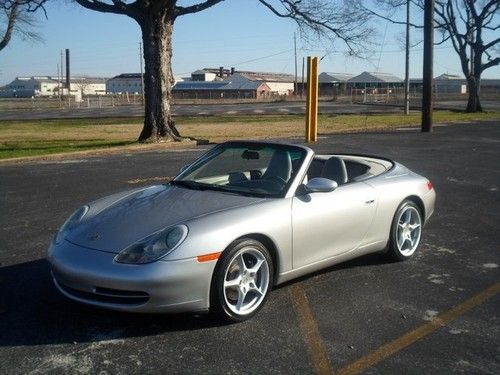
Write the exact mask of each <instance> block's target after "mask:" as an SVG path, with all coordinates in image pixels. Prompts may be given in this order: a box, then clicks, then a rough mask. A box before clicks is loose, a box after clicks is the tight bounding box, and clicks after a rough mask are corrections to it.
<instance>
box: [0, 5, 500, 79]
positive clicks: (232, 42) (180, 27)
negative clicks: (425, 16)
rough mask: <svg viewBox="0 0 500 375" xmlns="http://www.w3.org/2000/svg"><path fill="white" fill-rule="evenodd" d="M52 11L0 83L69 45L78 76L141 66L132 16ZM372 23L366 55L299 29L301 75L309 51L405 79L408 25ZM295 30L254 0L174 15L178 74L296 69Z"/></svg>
mask: <svg viewBox="0 0 500 375" xmlns="http://www.w3.org/2000/svg"><path fill="white" fill-rule="evenodd" d="M189 3H192V1H189V0H180V1H179V4H180V5H185V4H189ZM415 13H416V11H415ZM47 15H48V19H45V17H44V16H43V15H42V14H38V18H39V19H40V27H39V32H40V34H41V36H42V37H43V42H41V43H40V42H32V41H25V40H22V39H21V38H19V37H14V38H13V40H12V41H11V43H10V45H9V46H8V47H7V48H6V49H4V50H3V51H1V52H0V85H4V84H7V83H9V82H11V81H12V80H13V79H14V78H15V77H16V76H32V75H52V76H57V64H58V63H59V62H60V54H61V51H62V50H64V49H65V48H69V49H70V50H71V64H72V74H75V75H87V76H95V77H113V76H115V75H118V74H120V73H135V72H139V69H140V68H139V66H140V65H139V64H140V62H139V42H140V30H139V27H138V26H137V25H136V23H135V21H133V20H132V19H130V18H128V17H126V16H121V15H113V14H104V13H99V12H94V11H90V10H87V9H85V8H82V7H81V6H79V5H78V4H76V3H74V2H72V1H70V0H66V1H64V0H51V1H49V5H48V6H47ZM417 16H421V15H418V14H416V15H415V17H417ZM401 18H402V17H401ZM375 27H376V30H377V32H376V34H374V37H373V43H371V48H369V49H370V54H371V57H370V58H369V59H356V58H352V57H347V56H346V55H345V46H344V45H343V44H342V43H340V42H334V43H333V45H332V44H331V43H330V44H327V43H326V42H324V41H323V42H318V43H314V44H310V43H307V42H305V41H303V40H302V39H301V38H300V36H299V35H298V36H297V55H298V72H299V79H300V76H301V70H302V58H303V57H304V56H308V55H313V56H319V57H323V56H324V58H323V60H322V61H321V63H320V69H319V70H320V72H325V71H326V72H338V73H352V74H359V73H361V72H363V71H372V72H373V71H380V72H387V73H393V74H395V75H396V76H399V77H401V78H403V77H404V50H403V47H402V44H401V41H400V40H401V36H402V35H403V33H404V26H400V25H393V24H391V23H389V22H387V21H379V22H378V23H377V24H376V25H375ZM294 32H297V28H296V25H295V24H294V23H293V21H291V20H284V19H281V18H278V17H276V16H275V15H273V14H272V13H271V12H270V11H269V10H268V9H266V8H265V7H264V6H262V5H261V4H259V3H258V2H257V1H255V0H226V1H225V2H222V3H221V4H219V5H216V6H214V7H212V8H210V9H208V10H206V11H203V12H201V13H197V14H193V15H187V16H183V17H180V18H179V19H177V21H176V23H175V26H174V35H173V46H174V49H173V51H174V52H173V70H174V74H175V75H176V76H182V77H185V76H189V75H190V73H191V72H192V71H194V70H197V69H200V68H205V67H215V68H217V67H219V66H224V67H227V68H229V67H232V66H234V67H235V68H236V69H237V70H253V71H265V72H282V73H293V72H294V50H293V38H294ZM413 36H414V39H415V40H417V39H418V38H419V35H417V32H416V31H413ZM436 38H437V36H436ZM325 46H326V47H325ZM434 54H435V55H434V56H435V63H434V76H438V75H440V74H443V73H448V74H459V75H462V73H461V68H460V62H459V59H458V56H457V55H456V52H455V51H454V50H453V48H452V46H451V45H449V44H445V45H441V46H437V47H436V49H435V51H434ZM422 57H423V55H422V44H419V45H417V46H415V47H413V48H412V51H411V62H410V77H412V78H418V77H421V75H422ZM483 77H484V78H500V67H498V66H497V67H494V68H491V69H489V70H486V71H485V72H484V74H483Z"/></svg>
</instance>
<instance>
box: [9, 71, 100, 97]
mask: <svg viewBox="0 0 500 375" xmlns="http://www.w3.org/2000/svg"><path fill="white" fill-rule="evenodd" d="M70 83H71V95H73V96H79V97H81V96H82V95H84V96H85V95H103V94H105V93H106V79H104V78H91V77H72V78H71V80H70ZM65 85H66V82H65V81H59V80H58V79H57V78H54V77H50V76H32V77H16V79H14V80H13V81H12V82H11V83H9V84H8V85H6V86H4V87H2V88H1V89H0V97H4V98H31V97H50V96H57V95H59V91H60V90H61V92H62V94H63V95H67V93H68V90H67V89H66V88H65Z"/></svg>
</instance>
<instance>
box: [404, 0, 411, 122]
mask: <svg viewBox="0 0 500 375" xmlns="http://www.w3.org/2000/svg"><path fill="white" fill-rule="evenodd" d="M405 58H406V61H405V115H409V114H410V0H406V54H405Z"/></svg>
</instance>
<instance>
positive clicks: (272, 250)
mask: <svg viewBox="0 0 500 375" xmlns="http://www.w3.org/2000/svg"><path fill="white" fill-rule="evenodd" d="M244 238H247V239H252V240H255V241H259V242H260V243H262V244H263V245H264V246H265V247H266V249H267V250H268V251H269V254H270V255H271V259H272V261H273V270H272V272H273V284H274V285H276V280H277V277H278V274H279V261H280V258H279V255H278V248H277V246H276V244H275V243H274V241H273V240H272V239H271V238H270V237H269V236H266V235H265V234H262V233H247V234H244V235H241V236H239V237H238V238H235V239H234V240H233V241H232V242H231V243H230V244H229V245H227V247H226V248H225V249H224V250H223V251H222V252H224V251H226V250H227V249H229V248H231V246H233V245H234V243H235V242H236V241H239V240H242V239H244Z"/></svg>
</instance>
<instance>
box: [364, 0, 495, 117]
mask: <svg viewBox="0 0 500 375" xmlns="http://www.w3.org/2000/svg"><path fill="white" fill-rule="evenodd" d="M409 1H411V2H412V3H413V4H414V5H416V6H417V7H418V8H420V9H423V8H424V1H425V0H409ZM376 3H377V4H378V5H385V6H386V8H385V9H386V10H387V9H388V8H387V6H388V7H389V9H390V8H391V7H392V9H394V8H395V7H398V6H401V5H403V4H406V0H378V1H376ZM367 10H368V11H369V12H370V13H372V14H374V15H377V16H379V17H382V18H384V19H386V20H388V21H391V22H393V23H397V24H406V22H403V21H397V20H395V19H394V17H393V12H392V11H390V12H389V13H385V14H384V13H379V12H376V11H373V10H369V9H367ZM498 16H500V1H499V0H436V1H435V6H434V22H435V27H436V30H438V31H440V32H441V34H442V38H441V40H440V41H439V42H438V43H437V44H442V43H445V42H447V41H450V42H451V44H452V45H453V48H454V50H455V51H456V53H457V54H458V57H459V58H460V64H461V67H462V72H463V74H464V76H465V78H466V80H467V87H468V91H469V98H468V101H467V109H466V111H467V112H481V111H482V107H481V102H480V99H479V93H480V87H481V75H482V73H483V72H484V71H485V70H486V69H489V68H491V67H493V66H496V65H499V64H500V53H499V52H500V51H499V46H500V38H499V37H498V31H497V30H499V29H500V20H499V17H498ZM411 25H412V26H413V27H417V28H421V27H422V26H421V25H419V24H414V23H412V24H411ZM485 34H490V35H489V39H488V40H487V41H486V40H485V39H486V38H487V36H486V35H485Z"/></svg>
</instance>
